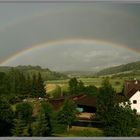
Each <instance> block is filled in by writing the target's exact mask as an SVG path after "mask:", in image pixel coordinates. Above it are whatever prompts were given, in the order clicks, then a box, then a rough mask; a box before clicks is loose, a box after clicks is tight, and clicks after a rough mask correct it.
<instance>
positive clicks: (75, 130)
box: [55, 126, 103, 137]
mask: <svg viewBox="0 0 140 140" xmlns="http://www.w3.org/2000/svg"><path fill="white" fill-rule="evenodd" d="M55 136H58V137H99V136H103V131H102V130H101V129H98V128H93V127H80V126H72V128H71V129H70V130H69V132H65V133H62V134H55Z"/></svg>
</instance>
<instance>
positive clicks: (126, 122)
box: [97, 79, 137, 136]
mask: <svg viewBox="0 0 140 140" xmlns="http://www.w3.org/2000/svg"><path fill="white" fill-rule="evenodd" d="M97 105H98V106H97V118H98V119H99V120H100V122H102V124H103V126H104V130H105V135H106V136H132V135H133V128H135V127H136V124H137V115H136V113H135V112H134V111H133V110H132V109H131V106H130V103H129V101H127V104H126V105H125V106H120V104H119V102H118V101H117V98H116V94H115V91H114V89H113V88H112V86H111V84H110V83H109V80H108V79H105V80H104V81H103V83H102V87H101V88H100V89H99V95H98V103H97Z"/></svg>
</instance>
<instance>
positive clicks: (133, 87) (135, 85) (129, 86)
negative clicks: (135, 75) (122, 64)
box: [124, 80, 140, 98]
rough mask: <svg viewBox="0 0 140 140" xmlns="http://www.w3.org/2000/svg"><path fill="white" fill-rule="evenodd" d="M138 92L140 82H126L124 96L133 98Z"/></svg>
mask: <svg viewBox="0 0 140 140" xmlns="http://www.w3.org/2000/svg"><path fill="white" fill-rule="evenodd" d="M137 91H140V80H131V81H125V85H124V95H125V96H127V97H128V98H131V97H132V96H133V95H134V94H135V93H136V92H137Z"/></svg>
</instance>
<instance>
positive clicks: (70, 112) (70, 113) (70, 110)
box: [58, 100, 78, 131]
mask: <svg viewBox="0 0 140 140" xmlns="http://www.w3.org/2000/svg"><path fill="white" fill-rule="evenodd" d="M76 107H77V106H76V104H75V103H74V102H73V101H72V100H66V101H65V102H64V104H63V106H62V108H61V110H60V111H59V112H58V121H59V123H61V124H65V125H67V126H68V131H69V128H70V127H71V126H72V123H73V122H74V121H75V120H76V118H77V117H76V115H77V113H78V112H77V109H76Z"/></svg>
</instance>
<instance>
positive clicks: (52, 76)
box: [0, 65, 68, 80]
mask: <svg viewBox="0 0 140 140" xmlns="http://www.w3.org/2000/svg"><path fill="white" fill-rule="evenodd" d="M12 68H14V69H17V70H19V71H22V72H23V73H25V74H30V75H33V74H37V73H38V72H40V73H41V75H42V78H43V80H58V79H67V78H68V77H67V75H66V74H63V73H59V72H54V71H51V70H50V69H48V68H41V67H40V66H31V65H29V66H17V67H9V66H0V72H5V73H7V72H9V71H10V70H11V69H12Z"/></svg>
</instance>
